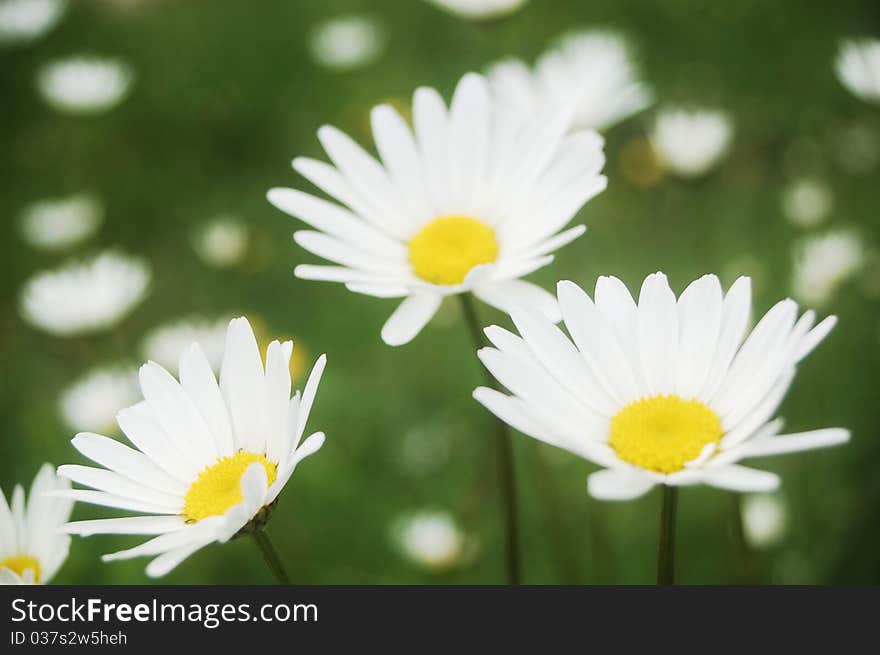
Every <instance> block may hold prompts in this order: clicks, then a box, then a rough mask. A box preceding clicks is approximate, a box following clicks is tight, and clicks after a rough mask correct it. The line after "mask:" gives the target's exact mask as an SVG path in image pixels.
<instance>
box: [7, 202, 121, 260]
mask: <svg viewBox="0 0 880 655" xmlns="http://www.w3.org/2000/svg"><path fill="white" fill-rule="evenodd" d="M103 220H104V207H103V206H102V204H101V201H100V200H98V198H96V197H94V196H91V195H88V194H85V193H80V194H77V195H73V196H67V197H65V198H47V199H45V200H40V201H38V202H35V203H33V204H32V205H30V206H28V207H27V208H25V210H24V212H23V213H22V217H21V234H22V237H23V238H24V240H25V241H26V242H27V243H29V244H30V245H31V246H33V247H34V248H38V249H40V250H62V249H64V248H69V247H71V246H74V245H76V244H77V243H80V242H81V241H84V240H85V239H88V238H89V237H90V236H92V235H93V234H94V233H95V232H96V231H97V229H98V227H99V226H100V225H101V221H103Z"/></svg>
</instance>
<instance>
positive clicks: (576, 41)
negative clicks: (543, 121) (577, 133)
mask: <svg viewBox="0 0 880 655" xmlns="http://www.w3.org/2000/svg"><path fill="white" fill-rule="evenodd" d="M488 76H489V81H490V82H491V84H492V89H493V91H494V93H495V94H496V95H498V97H499V98H500V99H501V101H502V102H504V103H505V104H507V105H509V106H510V107H511V108H512V109H513V110H515V111H517V112H520V113H522V114H525V115H528V114H531V113H533V112H534V111H536V110H538V109H540V108H541V107H544V106H545V105H547V104H550V105H556V106H567V105H570V106H572V107H574V108H575V114H574V126H575V127H578V128H591V129H596V130H604V129H606V128H608V127H611V126H612V125H614V124H616V123H619V122H620V121H622V120H624V119H625V118H629V117H630V116H632V115H633V114H635V113H637V112H639V111H641V110H642V109H644V108H645V107H647V106H648V105H650V104H651V102H652V100H653V98H652V94H651V91H650V89H648V87H647V86H646V85H645V84H643V83H642V82H640V81H639V80H638V77H637V74H636V70H635V65H634V64H633V61H632V55H631V54H630V49H629V47H628V46H627V43H626V40H625V39H624V38H623V37H622V36H620V35H619V34H615V33H614V32H606V31H595V30H590V31H584V32H577V33H573V34H570V35H568V36H566V37H564V38H563V39H562V40H561V41H560V43H559V45H558V46H557V47H555V48H553V49H552V50H550V51H549V52H547V53H545V54H544V55H542V56H541V57H540V59H538V62H537V64H535V67H534V70H531V69H529V67H528V66H527V65H526V64H525V63H523V62H522V61H520V60H518V59H506V60H503V61H500V62H498V63H496V64H494V65H492V66H491V67H490V68H489V71H488Z"/></svg>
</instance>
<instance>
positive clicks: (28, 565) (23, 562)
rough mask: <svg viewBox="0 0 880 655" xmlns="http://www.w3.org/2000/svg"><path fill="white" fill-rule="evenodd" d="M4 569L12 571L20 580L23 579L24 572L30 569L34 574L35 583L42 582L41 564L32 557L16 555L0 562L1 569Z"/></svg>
mask: <svg viewBox="0 0 880 655" xmlns="http://www.w3.org/2000/svg"><path fill="white" fill-rule="evenodd" d="M2 568H7V569H10V570H11V571H12V572H13V573H15V574H17V575H18V577H20V578H23V577H24V572H25V571H27V570H28V569H30V570H31V571H33V572H34V582H35V583H36V582H39V581H40V563H39V562H38V561H37V560H36V558H34V557H31V556H30V555H16V556H15V557H8V558H6V559H4V560H0V569H2Z"/></svg>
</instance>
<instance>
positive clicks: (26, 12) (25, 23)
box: [0, 0, 67, 45]
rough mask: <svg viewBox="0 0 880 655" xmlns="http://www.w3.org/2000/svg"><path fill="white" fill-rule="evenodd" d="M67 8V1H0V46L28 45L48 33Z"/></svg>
mask: <svg viewBox="0 0 880 655" xmlns="http://www.w3.org/2000/svg"><path fill="white" fill-rule="evenodd" d="M66 8H67V0H2V1H0V44H3V45H6V44H14V43H29V42H31V41H35V40H36V39H39V38H40V37H42V36H44V35H46V34H47V33H49V32H50V31H51V30H52V28H53V27H55V25H57V24H58V21H59V20H61V17H62V16H63V15H64V10H65V9H66Z"/></svg>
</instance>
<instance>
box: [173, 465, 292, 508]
mask: <svg viewBox="0 0 880 655" xmlns="http://www.w3.org/2000/svg"><path fill="white" fill-rule="evenodd" d="M256 462H259V463H260V464H262V465H263V468H265V469H266V481H267V483H268V484H269V485H271V484H272V483H273V482H275V478H276V477H277V470H276V469H277V467H276V466H275V464H273V463H272V462H270V461H269V460H267V459H266V458H265V457H264V456H263V455H258V454H257V453H250V452H246V451H239V452H237V453H236V454H235V455H232V456H230V457H223V458H221V459H218V460H217V461H216V462H215V463H214V464H212V465H211V466H209V467H207V468H206V469H204V470H203V471H202V472H201V473H199V477H198V478H196V481H195V482H193V483H192V484H191V485H190V486H189V489H188V490H187V492H186V498H185V499H184V504H183V515H184V516H185V517H186V518H187V520H188V521H193V522H194V521H201V520H202V519H205V518H208V517H209V516H219V515H221V514H225V513H226V510H228V509H229V508H230V507H232V506H234V505H238V504H239V503H240V502H241V501H242V498H243V497H242V494H241V476H242V475H244V472H245V471H246V470H247V469H248V467H249V466H250V465H251V464H255V463H256Z"/></svg>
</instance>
